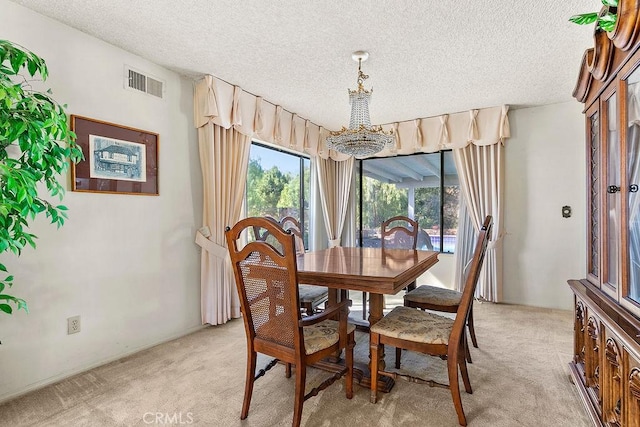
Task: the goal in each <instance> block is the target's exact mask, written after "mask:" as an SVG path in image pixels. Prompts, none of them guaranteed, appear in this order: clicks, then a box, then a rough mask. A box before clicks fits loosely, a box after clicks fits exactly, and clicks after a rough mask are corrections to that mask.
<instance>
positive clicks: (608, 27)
mask: <svg viewBox="0 0 640 427" xmlns="http://www.w3.org/2000/svg"><path fill="white" fill-rule="evenodd" d="M602 4H603V5H604V6H606V8H607V9H606V11H604V13H602V12H600V13H598V12H591V13H581V14H579V15H573V16H572V17H571V18H569V21H571V22H573V23H576V24H579V25H589V24H593V23H594V22H595V23H596V28H602V29H603V30H604V31H612V30H613V29H614V28H615V27H616V20H617V19H618V15H617V13H616V10H615V8H617V7H618V0H602ZM612 9H613V10H612Z"/></svg>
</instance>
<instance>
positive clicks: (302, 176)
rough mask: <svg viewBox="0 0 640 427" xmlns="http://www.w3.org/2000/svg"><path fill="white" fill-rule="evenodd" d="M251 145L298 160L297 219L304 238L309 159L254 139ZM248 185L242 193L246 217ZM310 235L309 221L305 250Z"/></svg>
mask: <svg viewBox="0 0 640 427" xmlns="http://www.w3.org/2000/svg"><path fill="white" fill-rule="evenodd" d="M251 145H252V146H253V145H256V146H258V147H260V148H264V149H267V150H272V151H276V152H279V153H282V154H287V155H290V156H293V157H297V158H298V166H299V168H300V188H299V193H300V199H299V206H300V208H299V212H300V215H299V217H300V218H298V221H299V222H300V229H301V231H302V233H303V236H304V235H305V224H306V222H305V218H304V216H305V215H304V213H305V212H304V209H305V202H307V203H308V205H309V206H310V203H309V202H310V200H306V199H305V197H304V182H305V171H304V161H305V160H308V161H309V175H310V176H309V178H311V157H309V156H306V155H304V154H300V153H296V152H293V151H289V150H285V149H283V148H282V147H276V146H273V145H269V144H266V143H264V142H262V141H258V140H255V139H252V140H251ZM249 159H251V150H249ZM248 184H249V182H248V180H247V182H246V183H245V192H244V197H245V212H244V214H245V216H247V212H248V210H249V206H248V205H247V203H246V202H247V194H248V191H247V185H248ZM309 192H311V188H309ZM309 198H311V194H309ZM310 235H311V221H309V230H308V235H307V236H306V237H307V238H306V239H303V241H304V244H305V250H308V249H309V248H308V246H309V243H308V242H309V236H310Z"/></svg>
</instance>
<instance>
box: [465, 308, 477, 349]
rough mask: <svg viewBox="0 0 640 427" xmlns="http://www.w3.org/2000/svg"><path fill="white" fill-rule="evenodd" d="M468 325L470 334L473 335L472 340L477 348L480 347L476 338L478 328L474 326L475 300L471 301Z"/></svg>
mask: <svg viewBox="0 0 640 427" xmlns="http://www.w3.org/2000/svg"><path fill="white" fill-rule="evenodd" d="M467 326H468V327H469V335H471V342H472V343H473V346H474V347H475V348H478V340H477V339H476V330H475V329H474V327H473V302H472V303H471V309H470V310H469V319H467Z"/></svg>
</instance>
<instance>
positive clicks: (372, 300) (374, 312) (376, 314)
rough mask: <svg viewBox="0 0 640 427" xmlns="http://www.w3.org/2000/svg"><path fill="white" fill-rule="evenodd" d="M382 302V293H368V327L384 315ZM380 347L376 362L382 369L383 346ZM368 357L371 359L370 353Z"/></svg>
mask: <svg viewBox="0 0 640 427" xmlns="http://www.w3.org/2000/svg"><path fill="white" fill-rule="evenodd" d="M383 304H384V295H381V294H370V295H369V327H371V326H373V325H375V324H376V323H378V320H380V319H382V316H383V315H384V313H383V311H382V306H383ZM381 347H382V348H381V349H380V352H379V353H380V361H379V362H378V366H379V367H380V369H381V370H384V368H385V363H384V347H383V346H381ZM369 359H371V354H369ZM369 368H371V361H369Z"/></svg>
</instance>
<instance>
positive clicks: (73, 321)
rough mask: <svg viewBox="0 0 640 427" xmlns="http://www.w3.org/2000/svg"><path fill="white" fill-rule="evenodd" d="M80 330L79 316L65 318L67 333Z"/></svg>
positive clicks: (75, 332) (74, 332)
mask: <svg viewBox="0 0 640 427" xmlns="http://www.w3.org/2000/svg"><path fill="white" fill-rule="evenodd" d="M78 332H80V316H73V317H69V318H68V319H67V335H71V334H77V333H78Z"/></svg>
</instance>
